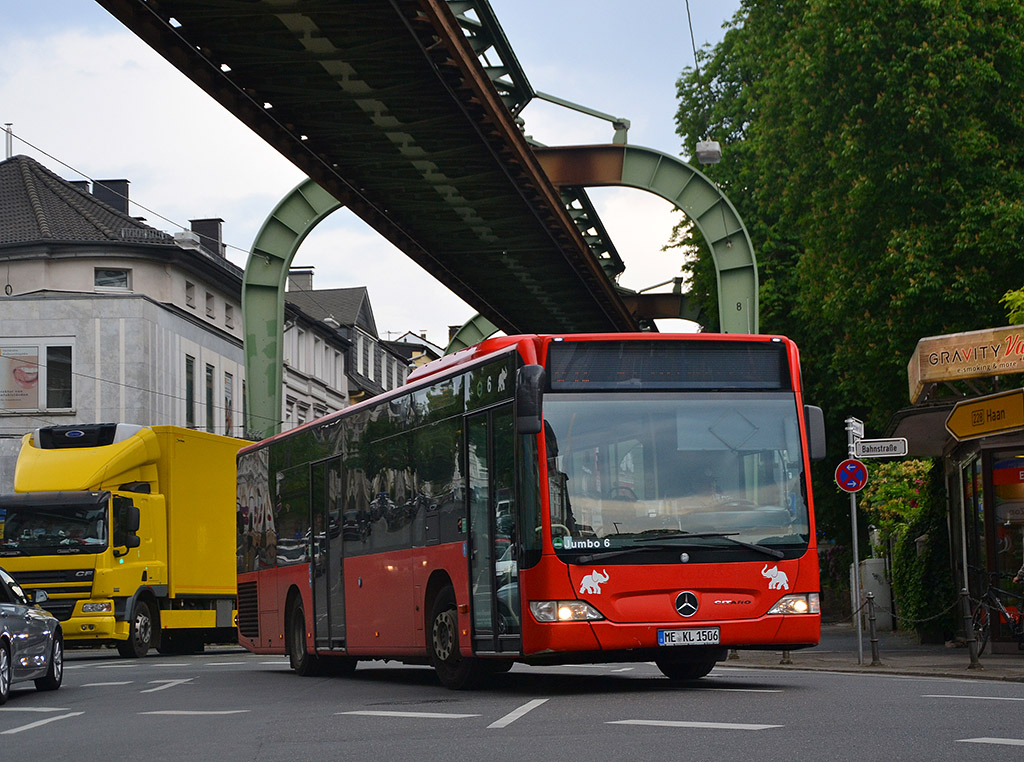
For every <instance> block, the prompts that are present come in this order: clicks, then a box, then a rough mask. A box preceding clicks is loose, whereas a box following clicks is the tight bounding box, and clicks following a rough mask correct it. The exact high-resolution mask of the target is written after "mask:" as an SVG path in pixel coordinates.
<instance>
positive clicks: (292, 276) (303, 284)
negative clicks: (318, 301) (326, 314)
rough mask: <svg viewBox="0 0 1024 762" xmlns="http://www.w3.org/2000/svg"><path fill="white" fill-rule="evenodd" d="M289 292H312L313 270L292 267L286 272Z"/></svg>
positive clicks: (310, 268)
mask: <svg viewBox="0 0 1024 762" xmlns="http://www.w3.org/2000/svg"><path fill="white" fill-rule="evenodd" d="M288 290H289V291H312V290H313V268H312V267H293V268H291V269H290V270H289V271H288Z"/></svg>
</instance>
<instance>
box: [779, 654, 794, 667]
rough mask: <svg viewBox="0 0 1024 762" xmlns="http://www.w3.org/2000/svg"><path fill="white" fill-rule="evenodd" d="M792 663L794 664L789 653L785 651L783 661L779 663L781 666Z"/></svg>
mask: <svg viewBox="0 0 1024 762" xmlns="http://www.w3.org/2000/svg"><path fill="white" fill-rule="evenodd" d="M792 663H793V660H792V659H790V658H789V651H783V652H782V660H781V661H780V662H779V664H792Z"/></svg>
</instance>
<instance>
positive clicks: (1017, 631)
mask: <svg viewBox="0 0 1024 762" xmlns="http://www.w3.org/2000/svg"><path fill="white" fill-rule="evenodd" d="M976 571H978V572H980V573H983V574H987V575H988V577H989V583H988V588H987V589H986V590H985V592H984V593H982V594H981V599H980V600H979V601H978V605H977V606H975V608H974V615H973V616H972V617H971V626H972V628H973V629H974V639H975V640H976V641H977V643H978V655H979V656H980V655H981V654H982V653H983V652H984V650H985V646H987V645H988V641H989V638H990V637H991V635H992V618H993V617H998V618H999V620H1000V621H1002V622H1003V623H1005V624H1006V626H1007V628H1008V629H1009V631H1010V634H1011V635H1012V636H1013V637H1014V638H1016V639H1017V649H1018V650H1022V651H1024V594H1021V593H1013V592H1010V591H1009V590H1003V589H1002V588H1000V587H996V586H995V581H996V580H997V579H1000V578H1004V579H1013V576H1012V575H1010V574H1004V573H1000V572H987V571H984V570H982V569H977V570H976ZM1003 598H1008V599H1011V600H1017V601H1019V604H1018V605H1017V606H1016V607H1012V608H1007V607H1006V605H1005V604H1004V603H1003Z"/></svg>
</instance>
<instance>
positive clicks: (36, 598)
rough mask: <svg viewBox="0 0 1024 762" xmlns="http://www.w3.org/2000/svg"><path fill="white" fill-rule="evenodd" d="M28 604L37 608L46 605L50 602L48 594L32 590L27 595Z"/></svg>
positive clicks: (43, 591)
mask: <svg viewBox="0 0 1024 762" xmlns="http://www.w3.org/2000/svg"><path fill="white" fill-rule="evenodd" d="M28 600H29V603H32V604H33V605H35V606H38V605H39V604H41V603H46V602H47V601H48V600H50V596H49V594H48V593H47V592H46V591H45V590H32V591H31V592H29V594H28Z"/></svg>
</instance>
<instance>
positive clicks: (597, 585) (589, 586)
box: [580, 569, 608, 595]
mask: <svg viewBox="0 0 1024 762" xmlns="http://www.w3.org/2000/svg"><path fill="white" fill-rule="evenodd" d="M607 581H608V570H607V569H605V570H604V574H602V573H601V572H599V571H598V570H597V569H594V570H593V571H592V572H590V574H588V575H587V576H586V577H584V578H583V584H581V585H580V593H586V594H587V595H600V594H601V585H603V584H604V583H605V582H607Z"/></svg>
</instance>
